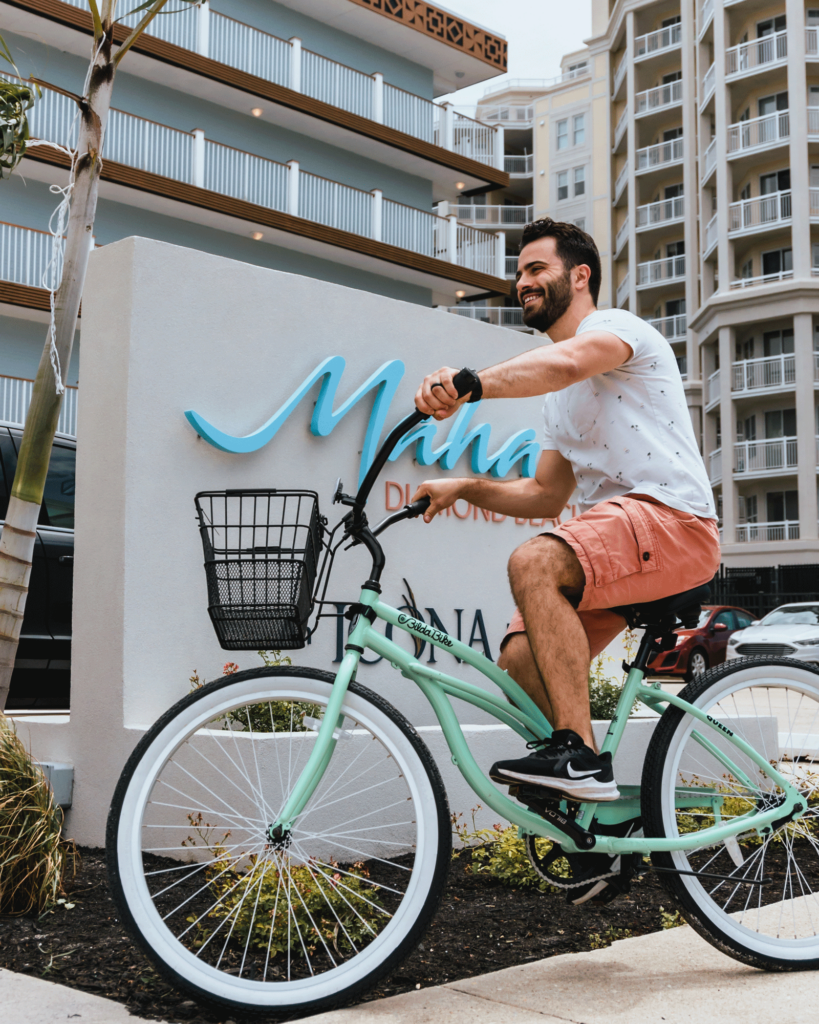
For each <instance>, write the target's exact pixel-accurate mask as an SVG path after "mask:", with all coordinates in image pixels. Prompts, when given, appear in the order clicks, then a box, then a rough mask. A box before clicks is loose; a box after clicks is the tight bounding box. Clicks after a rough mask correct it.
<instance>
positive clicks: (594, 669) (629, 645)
mask: <svg viewBox="0 0 819 1024" xmlns="http://www.w3.org/2000/svg"><path fill="white" fill-rule="evenodd" d="M634 645H635V637H634V634H633V632H632V631H631V630H630V629H627V630H626V635H625V648H626V660H627V661H628V660H631V657H632V654H633V653H634V650H633V649H634ZM611 660H612V658H610V657H607V656H606V655H605V654H599V655H598V656H597V657H596V658H595V659H594V661H593V662H592V663H591V667H590V668H589V703H590V704H591V716H592V719H595V720H597V721H610V720H611V719H612V718H613V717H614V713H615V711H616V710H617V702H618V701H619V700H620V694H621V693H622V692H623V683H622V682H619V683H618V682H616V681H615V680H614V679H613V678H611V677H610V676H606V675H604V672H605V666H606V662H607V661H611ZM637 703H638V702H637V701H635V702H634V704H633V705H632V707H631V710H630V711H629V715H632V714H634V709H635V708H636V707H637Z"/></svg>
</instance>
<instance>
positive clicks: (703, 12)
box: [699, 0, 714, 38]
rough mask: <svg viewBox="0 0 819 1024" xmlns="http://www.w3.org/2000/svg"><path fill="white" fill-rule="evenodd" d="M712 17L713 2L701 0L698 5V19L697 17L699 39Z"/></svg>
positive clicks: (711, 0) (712, 0)
mask: <svg viewBox="0 0 819 1024" xmlns="http://www.w3.org/2000/svg"><path fill="white" fill-rule="evenodd" d="M713 17H714V0H702V3H701V4H700V17H699V37H700V38H702V36H703V33H704V32H705V30H706V29H707V28H708V26H709V25H710V24H711V19H712V18H713Z"/></svg>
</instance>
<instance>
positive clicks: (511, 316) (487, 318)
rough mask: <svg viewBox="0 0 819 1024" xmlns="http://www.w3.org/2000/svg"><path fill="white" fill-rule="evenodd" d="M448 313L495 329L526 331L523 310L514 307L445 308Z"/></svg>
mask: <svg viewBox="0 0 819 1024" xmlns="http://www.w3.org/2000/svg"><path fill="white" fill-rule="evenodd" d="M444 308H445V309H446V310H447V311H448V312H450V313H455V314H456V316H465V317H467V318H468V319H469V320H480V321H482V322H483V323H485V324H494V325H495V326H496V327H514V328H517V329H518V330H528V329H529V328H527V327H526V324H524V322H523V310H522V309H520V308H516V307H515V306H445V307H444Z"/></svg>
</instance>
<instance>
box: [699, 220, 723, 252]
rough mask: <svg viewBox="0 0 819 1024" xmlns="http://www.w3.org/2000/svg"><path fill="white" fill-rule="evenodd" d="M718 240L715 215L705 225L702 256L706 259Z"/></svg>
mask: <svg viewBox="0 0 819 1024" xmlns="http://www.w3.org/2000/svg"><path fill="white" fill-rule="evenodd" d="M718 241H719V231H718V227H717V215H716V214H714V216H713V217H712V218H711V220H709V221H708V223H707V224H706V225H705V249H704V250H703V254H702V255H703V258H704V259H707V258H708V257H709V256H710V255H711V253H712V252H713V251H714V249H715V248H716V245H717V242H718Z"/></svg>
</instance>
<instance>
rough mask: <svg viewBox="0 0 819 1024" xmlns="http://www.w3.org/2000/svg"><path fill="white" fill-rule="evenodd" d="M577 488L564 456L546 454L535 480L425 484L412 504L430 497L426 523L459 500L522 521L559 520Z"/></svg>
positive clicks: (540, 460)
mask: <svg viewBox="0 0 819 1024" xmlns="http://www.w3.org/2000/svg"><path fill="white" fill-rule="evenodd" d="M574 488H575V479H574V473H573V472H572V466H571V463H570V462H568V461H567V460H566V459H564V458H563V456H562V455H561V454H560V452H553V451H547V452H542V453H541V456H540V459H539V460H538V464H537V473H536V474H535V477H534V479H532V478H530V477H522V478H521V479H520V480H509V481H506V480H486V479H480V478H477V479H476V478H474V477H465V478H458V479H454V480H425V481H424V483H422V484H421V486H420V487H419V488H418V490H417V491H416V492H415V494H414V495H413V498H412V500H413V501H416V500H417V499H418V498H422V497H424V496H428V497H429V498H430V499H431V503H430V506H429V508H428V509H427V511H426V512H425V513H424V522H426V523H429V522H431V521H432V519H433V517H434V516H435V515H436V514H438V513H439V512H443V511H444V509H447V508H449V506H450V505H453V504H454V503H455V502H456V501H457V500H458V498H463V499H464V500H465V501H468V502H470V503H471V504H473V505H477V506H478V508H485V509H486V510H487V511H489V512H497V513H498V514H499V515H506V516H516V517H517V518H519V519H543V518H547V519H556V518H557V516H559V515H560V513H561V512H562V510H563V508H564V506H565V505H566V502H567V501H568V500H569V498H570V497H571V494H572V491H573V490H574Z"/></svg>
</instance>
